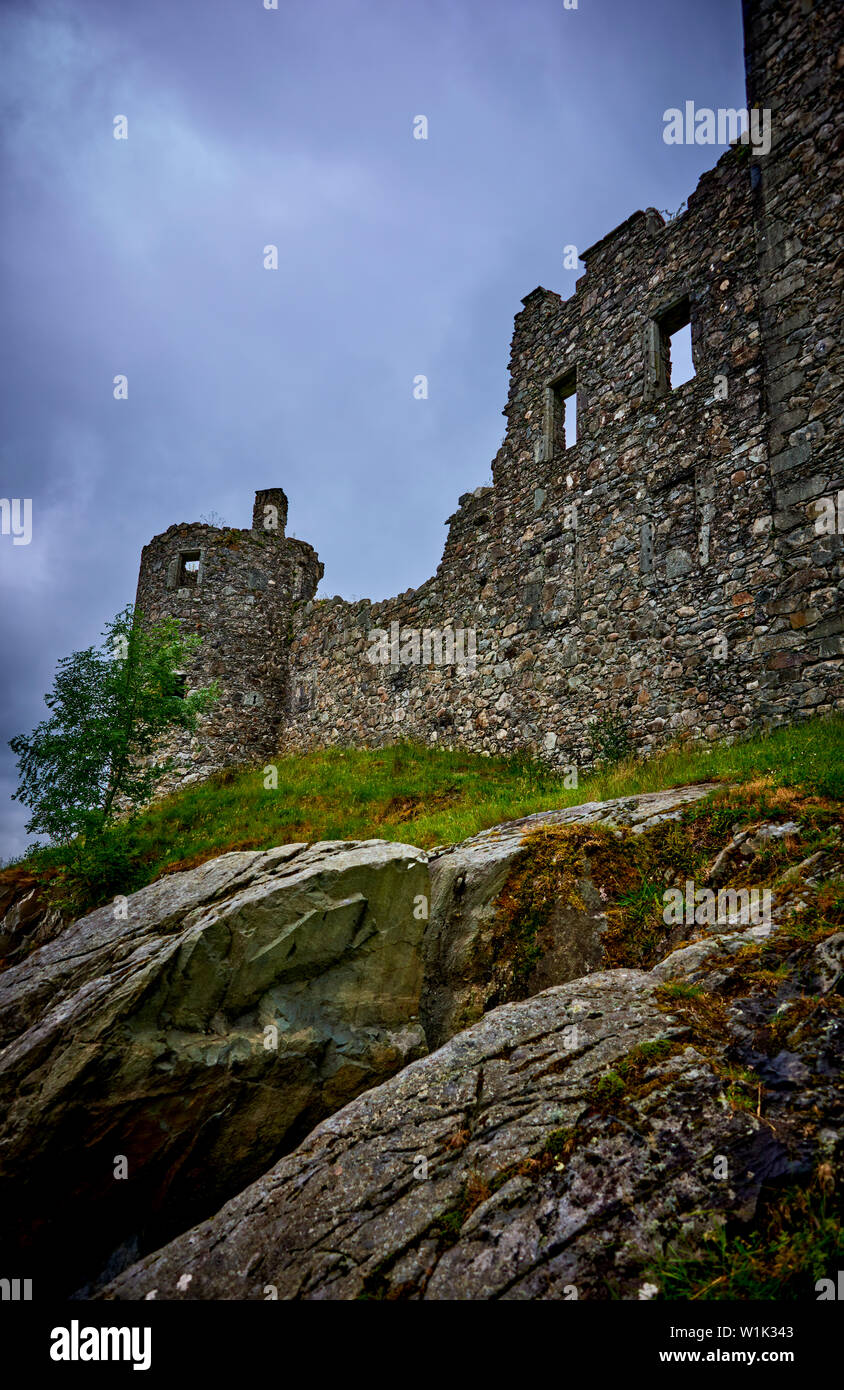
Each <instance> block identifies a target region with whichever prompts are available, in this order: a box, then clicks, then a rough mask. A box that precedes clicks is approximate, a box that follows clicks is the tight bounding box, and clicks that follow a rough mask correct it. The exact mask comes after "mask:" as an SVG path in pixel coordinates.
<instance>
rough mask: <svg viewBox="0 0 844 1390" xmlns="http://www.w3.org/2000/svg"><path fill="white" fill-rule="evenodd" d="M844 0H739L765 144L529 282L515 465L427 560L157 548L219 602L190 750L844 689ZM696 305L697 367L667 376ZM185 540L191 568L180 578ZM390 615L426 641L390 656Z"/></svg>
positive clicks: (719, 714) (273, 541)
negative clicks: (210, 694) (385, 652)
mask: <svg viewBox="0 0 844 1390" xmlns="http://www.w3.org/2000/svg"><path fill="white" fill-rule="evenodd" d="M840 15H841V9H840V7H839V6H838V5H835V4H833V3H831V2H830V0H815V3H812V0H745V5H744V22H745V50H746V66H747V80H748V97H747V104H748V107H750V106H752V105H757V106H759V107H762V108H764V109H768V110H770V112H771V137H772V140H771V148H770V151H769V153H768V154H766V155H761V154H759V153H757V152H756V151H755V150H754V148H753V146H752V145H751V144H742V143H738V144H736V145H733V146H732V147H730V148H729V149H728V150H727V151H726V153H725V154H724V155H723V156H722V158H721V159H720V160H719V161H718V163H717V165H716V167H715V168H714V169H712V170H711V171H710V172H709V173H707V174H705V175H704V176H703V177H702V178H701V180H700V182H699V184H698V187H697V189H696V190H695V192H694V193H693V194H692V195H691V196H690V198H689V200H688V207H687V210H686V211H685V212H683V213H682V215H680V216H678V217H676V218H674V219H672V220H669V221H668V222H666V221H664V219H663V217H662V216H661V215H660V214H659V213H658V212H656V211H655V210H653V209H648V210H646V211H645V212H636V213H634V214H633V216H631V217H629V218H628V219H627V220H626V221H625V222H623V223H622V224H621V226H619V227H617V228H616V229H615V230H614V231H612V232H610V233H609V235H607V236H606V237H604V238H603V239H602V240H601V241H599V242H597V243H596V244H595V245H594V246H592V247H591V248H590V249H589V250H587V251H585V252H583V253H582V259H583V261H584V262H585V264H586V273H585V274H584V275H583V276H582V277H581V279H580V280H579V281H578V282H577V285H576V292H575V293H574V294H573V295H572V296H571V297H570V298H569V299H565V300H564V299H562V298H561V297H560V296H559V295H558V294H555V293H554V292H552V291H550V290H545V289H542V288H541V287H540V288H537V289H535V290H533V291H532V292H531V293H530V294H529V295H528V296H527V297H526V298H525V299H524V300H523V301H522V304H523V309H522V311H521V313H519V314H518V315H517V316H516V322H515V331H514V335H513V341H512V348H511V357H510V392H509V396H508V401H507V406H506V409H505V412H504V413H505V415H506V417H507V432H506V436H505V439H504V442H503V444H502V447H501V449H500V450H499V452H498V455H497V456H496V458H495V460H494V462H493V485H492V486H491V487H482V488H478V489H476V490H475V492H473V493H468V494H466V495H464V496H463V497H461V498H460V500H459V504H458V510H457V511H456V512H455V514H454V515H453V516H452V517H451V518H450V529H449V533H448V539H447V542H446V547H445V553H444V555H443V559H442V562H441V563H440V565H439V567H438V569H437V572H436V574H435V575H434V577H433V578H432V579H430V580H428V581H427V582H426V583H424V584H423V585H422V586H421V588H419V589H417V590H415V591H414V590H408V591H407V592H406V593H404V594H400V595H399V596H398V597H397V598H394V599H388V600H385V601H384V602H381V603H377V604H376V603H370V602H369V601H366V600H364V601H361V602H358V603H347V602H345V601H343V600H342V599H339V598H335V599H330V600H315V599H314V598H313V597H312V595H313V593H314V592H315V589H316V584H317V582H318V580H319V577H320V575H321V573H322V567H321V566H320V565H319V562H318V560H317V557H316V555H315V553H314V552H313V550H311V548H310V547H309V546H306V545H304V544H303V543H302V542H294V541H290V540H285V539H284V535H283V524H282V529H281V531H280V532H278V533H276V534H274V535H273V534H271V533H268V532H265V531H263V530H262V529H261V525H260V520H258V523H257V524H253V530H252V531H250V532H240V531H239V532H220V531H218V530H215V528H209V527H202V526H190V527H171V528H170V530H169V531H168V532H166V533H165V535H164V536H160V537H158V538H156V540H154V541H153V542H152V543H151V545H150V546H148V547H146V549H145V551H144V559H143V563H142V570H141V583H140V586H139V592H138V601H139V605H140V606H141V608H143V609H145V610H149V611H154V612H155V613H156V614H160V613H163V612H170V613H174V614H175V615H176V616H179V617H183V618H186V619H187V620H188V625H189V626H190V627H191V628H192V630H197V631H200V632H201V633H202V635H203V637H204V638H205V645H204V648H203V652H202V654H201V656H200V658H199V662H200V669H201V671H202V674H204V675H206V674H207V675H212V674H213V675H217V676H218V678H220V680H221V682H222V683H223V685H224V688H225V699H224V701H223V702H222V703H221V705H220V706H219V707H218V708H217V709H216V710H215V712H214V713H213V714H212V715H211V716H210V718H209V721H208V723H207V728H204V729H203V731H202V735H201V737H200V738H199V739H196V740H194V741H193V745H192V750H190V751H189V750H188V747H187V744H186V745H185V746H184V747H183V749H182V752H183V756H184V758H185V761H189V760H190V759H191V758H192V759H193V763H194V766H193V768H192V771H193V775H200V771H201V772H205V771H207V770H208V769H209V767H210V766H212V765H215V766H222V765H225V764H226V763H229V762H233V761H252V762H254V761H257V760H258V759H260V758H263V757H264V756H265V755H267V756H268V755H269V754H270V753H271V752H272V751H274V750H275V749H283V750H286V751H293V750H301V749H306V748H311V747H317V746H323V745H327V744H340V745H379V744H383V743H388V742H392V741H394V740H396V739H397V738H412V739H417V740H420V741H422V742H425V743H429V744H437V743H439V744H440V745H444V746H463V747H467V748H473V749H477V750H484V751H487V752H491V753H492V752H505V751H507V752H509V751H514V750H516V749H527V750H530V751H532V752H534V753H537V754H539V755H540V756H542V757H544V758H545V759H546V760H548V761H549V762H551V763H554V764H557V765H567V764H578V763H582V762H583V761H584V760H587V759H588V756H589V754H588V747H589V730H588V725H589V721H590V720H591V719H593V718H594V717H595V716H596V715H600V714H601V713H602V712H604V711H613V712H617V713H619V714H620V715H621V716H622V717H623V719H624V720H625V722H626V724H627V726H628V728H629V730H630V732H631V735H632V737H633V739H634V742H635V744H636V746H637V747H638V748H639V749H640V750H641V751H646V750H648V749H650V748H653V747H655V746H656V745H658V744H660V743H664V742H665V741H667V740H669V739H671V738H673V737H676V736H677V735H679V734H681V733H682V732H683V731H686V732H687V733H688V734H689V735H690V736H692V737H694V738H696V739H704V740H705V739H722V738H730V737H736V736H738V735H740V734H741V733H742V732H743V731H744V730H746V729H749V728H751V727H757V726H766V725H772V724H776V723H782V722H787V721H791V720H793V719H795V718H799V717H802V716H806V715H811V714H815V713H823V712H827V711H830V710H831V709H833V708H835V707H841V706H842V705H844V672H843V671H842V653H844V636H842V634H843V633H844V614H842V605H841V594H842V589H844V584H842V579H844V573H843V572H842V541H844V536H843V535H842V532H844V494H842V496H841V498H840V499H839V498H838V493H839V490H841V489H844V470H842V464H841V410H842V390H841V382H842V378H841V368H840V355H839V340H840V335H841V318H840V302H841V282H842V273H844V272H843V271H842V251H841V217H840V204H841V189H842V170H841V163H842V159H841V146H842V131H841V124H840V121H839V123H838V125H836V113H838V112H840V110H841V79H842V69H844V45H842V36H841V32H840ZM686 320H689V321H690V323H691V334H692V349H693V358H694V366H695V376H694V378H693V379H692V380H690V381H688V382H686V383H685V384H683V385H681V386H679V387H677V388H675V389H672V388H671V385H670V360H669V338H670V334H671V333H672V332H673V331H674V330H675V329H676V328H677V327H679V326H681V325H682V324H683V323H684V322H685V321H686ZM573 390H576V393H577V440H576V442H574V443H572V441H571V439H569V440H566V438H565V432H566V420H565V417H566V407H565V401H566V398H567V397H569V396H570V394H571V392H572V391H573ZM569 434H571V430H569ZM567 443H568V444H569V447H568V448H567V447H565V446H566V444H567ZM270 496H278V497H283V494H282V493H280V490H276V491H275V492H273V493H272V494H269V493H268V494H266V495H265V494H258V500H257V501H256V509H257V508H258V506H259V504H260V505H264V503H263V502H262V500H261V499H263V498H265V497H270ZM823 499H826V501H825V502H824V501H823ZM839 501H840V507H839V508H838V511H837V513H836V515H837V526H833V527H830V525H829V517H830V516H831V515H832V514H833V513H834V511H835V507H836V505H837V502H839ZM284 512H285V514H286V502H285V504H284ZM824 518H826V524H824ZM185 551H194V552H195V551H201V552H202V557H203V558H202V562H201V569H200V574H199V576H198V582H196V583H195V584H194V585H193V587H192V588H189V587H185V588H182V587H179V586H178V583H176V584H175V587H173V585H174V578H173V576H174V574H175V575H176V580H178V573H177V571H178V565H177V564H176V565H175V568H174V557H176V556H177V554H178V553H182V552H185ZM168 575H169V576H170V578H169V581H168V578H167V576H168ZM191 582H192V581H191ZM168 583H169V584H170V587H168ZM393 624H398V636H399V644H400V650H401V649H402V648H403V649H404V652H405V656H406V657H410V658H411V659H410V660H408V661H406V662H403V661H401V659H400V660H399V661H398V663H396V664H395V665H392V664H387V665H383V664H373V663H372V662H371V661H370V660H369V659H368V653H369V652H370V651H371V650H372V647H373V636H372V635H371V634H372V633H373V630H375V629H380V630H382V631H384V632H386V633H388V634H390V633H391V632H392V634H393V635H394V636H395V634H396V629H395V628H393V627H392V626H391V625H393ZM447 627H453V628H455V629H464V630H473V631H474V633H475V640H476V647H477V655H476V659H475V661H473V662H472V663H470V664H468V665H467V664H465V663H464V664H462V665H461V664H460V663H457V662H455V663H450V664H449V663H443V664H427V665H420V664H418V662H417V659H416V653H415V648H414V646H413V644H412V643H411V642H410V641H409V640H408V638H409V634H408V632H407V631H406V630H409V629H413V630H414V631H415V632H416V633H417V634H419V635H421V634H422V632H423V631H424V630H425V629H428V630H440V631H441V630H443V629H444V628H447ZM394 650H395V646H394ZM472 668H474V669H472ZM191 682H192V683H195V682H194V677H193V674H192V675H191ZM252 694H256V695H258V696H260V702H259V703H258V704H257V705H255V704H248V703H247V704H245V703H244V699H245V697H247V698H248V697H250V696H251V695H252Z"/></svg>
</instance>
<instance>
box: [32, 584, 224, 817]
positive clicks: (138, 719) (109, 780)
mask: <svg viewBox="0 0 844 1390" xmlns="http://www.w3.org/2000/svg"><path fill="white" fill-rule="evenodd" d="M103 638H104V641H103V642H102V643H101V644H100V646H98V647H97V646H93V647H88V648H86V650H85V651H81V652H74V653H73V655H72V656H68V657H63V658H62V660H61V661H60V662H59V668H58V671H57V673H56V677H55V680H54V682H53V689H52V692H51V693H50V694H49V695H46V696H45V697H44V698H45V703H46V705H47V708H48V709H49V710H50V717H49V719H45V720H44V721H43V722H42V723H41V724H39V725H38V726H37V728H36V729H34V730H33V732H32V733H31V734H29V735H26V734H20V735H18V737H17V738H13V739H11V740H10V744H9V746H10V748H11V749H12V751H13V752H14V753H16V754H17V757H18V771H19V774H20V785H19V786H18V790H17V791H16V793H15V795H14V798H13V799H14V800H17V801H22V802H23V804H24V805H25V806H28V807H29V808H30V809H31V811H32V816H31V819H30V820H29V822H28V824H27V827H26V828H27V831H28V832H30V833H32V832H35V833H36V834H37V833H41V832H43V833H45V834H47V835H48V836H49V837H50V839H51V840H52V841H53V842H54V843H56V844H68V843H69V842H70V841H71V840H73V839H74V837H78V838H79V839H81V840H82V841H83V842H84V841H86V840H88V841H90V840H91V839H93V838H96V837H97V836H100V837H102V836H103V835H104V834H105V832H106V830H107V828H108V827H109V826H110V824H111V823H112V822H113V821H114V819H115V816H116V814H117V813H118V811H125V810H129V811H131V812H133V811H135V810H136V809H137V808H138V807H139V806H142V805H143V804H144V803H145V802H146V801H149V799H150V798H151V796H152V794H153V792H154V790H155V786H156V783H157V782H158V780H159V778H160V777H161V775H162V772H164V771H167V770H168V768H170V767H172V765H173V764H172V762H171V761H169V760H167V761H164V762H159V763H158V764H157V765H155V764H154V762H153V758H154V755H155V753H156V752H157V750H158V749H159V748H160V746H161V742H162V739H163V736H164V735H165V734H167V733H168V732H169V731H171V730H174V729H187V730H192V729H195V728H196V723H197V719H198V716H199V715H200V714H201V713H203V712H204V711H205V710H207V709H208V708H209V707H210V706H211V705H212V704H213V702H214V701H215V700H216V699H217V697H218V688H217V685H216V682H215V683H213V684H212V685H210V686H207V687H206V688H205V689H202V690H194V691H191V692H190V694H187V693H186V692H183V691H182V689H181V681H180V679H179V672H180V670H181V668H183V666H184V665H185V663H186V662H187V661H188V660H189V659H190V657H191V656H192V654H193V653H194V652H195V650H196V648H197V647H198V646H200V645H201V638H199V637H183V636H182V635H181V632H180V629H179V623H178V621H177V620H176V619H175V618H165V619H163V620H161V621H160V622H157V623H147V622H144V621H143V620H142V619H141V618H140V617H135V616H134V614H133V610H132V607H131V605H130V606H129V607H127V608H124V609H123V611H122V612H121V613H118V614H117V617H116V618H115V619H114V620H113V622H110V623H107V624H106V627H105V631H104V633H103Z"/></svg>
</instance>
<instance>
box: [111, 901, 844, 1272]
mask: <svg viewBox="0 0 844 1390" xmlns="http://www.w3.org/2000/svg"><path fill="white" fill-rule="evenodd" d="M815 935H817V933H815ZM835 939H838V941H839V947H838V949H836V948H835V945H834V939H833V937H830V936H828V935H827V936H826V937H824V939H823V941H822V942H820V943H819V942H817V941H815V940H813V933H812V932H810V931H809V932H807V931H805V930H804V931H803V932H802V933H797V932H795V931H794V929H793V927H792V926H790V925H789V924H788V923H787V922H781V923H779V924H777V923H776V922H774V923H772V924H770V925H764V926H757V927H753V928H751V929H750V931H749V932H748V933H740V932H738V933H737V932H728V933H724V934H722V935H721V936H719V937H713V936H709V937H708V938H707V939H705V940H701V941H700V942H698V943H695V944H694V945H692V946H691V947H686V948H684V949H683V950H681V951H679V952H677V953H675V954H673V955H672V956H670V957H668V958H667V959H666V960H665V961H664V962H662V964H661V965H660V967H659V968H658V969H657V970H655V971H653V972H644V971H636V970H613V971H608V972H605V973H598V974H593V975H592V976H590V977H589V978H587V979H581V980H577V981H574V982H571V983H569V984H566V985H562V986H557V987H554V988H552V989H549V990H546V991H544V992H543V993H541V994H539V995H537V996H535V997H534V998H531V999H528V1000H525V1001H522V1002H519V1003H514V1004H508V1005H505V1006H502V1007H500V1008H498V1009H496V1010H494V1011H493V1012H491V1013H490V1014H488V1015H487V1016H486V1017H485V1018H483V1019H482V1020H481V1021H480V1022H479V1023H477V1024H475V1025H474V1026H473V1027H472V1028H470V1029H468V1030H467V1031H466V1032H464V1033H462V1034H460V1035H459V1036H457V1037H455V1038H453V1039H452V1040H451V1041H450V1042H448V1043H447V1044H446V1045H445V1046H444V1047H442V1048H441V1049H440V1050H439V1051H438V1052H436V1053H434V1054H432V1055H430V1056H428V1057H425V1058H423V1059H421V1060H419V1061H416V1062H414V1063H413V1064H412V1065H410V1066H409V1067H407V1068H406V1069H405V1070H404V1071H403V1072H402V1073H401V1074H400V1075H398V1076H396V1077H394V1078H392V1080H390V1081H388V1082H386V1083H385V1084H384V1085H382V1086H380V1087H378V1088H377V1089H376V1090H373V1091H369V1092H368V1093H366V1094H365V1095H363V1096H361V1097H359V1098H358V1099H357V1100H355V1101H354V1102H352V1103H351V1104H350V1105H348V1106H347V1107H346V1108H345V1109H344V1110H342V1111H341V1112H339V1113H338V1114H336V1115H334V1116H332V1117H331V1118H330V1119H328V1120H326V1121H324V1122H323V1123H322V1124H321V1125H320V1126H319V1127H318V1128H317V1129H316V1130H315V1131H314V1132H313V1133H312V1134H311V1135H310V1136H309V1137H308V1138H307V1139H306V1140H305V1141H304V1143H302V1144H301V1145H300V1146H299V1148H298V1149H297V1150H296V1151H295V1152H294V1153H291V1154H288V1155H287V1156H286V1157H285V1158H283V1159H281V1161H280V1162H278V1163H277V1164H276V1165H275V1167H274V1168H273V1169H272V1170H271V1171H270V1172H269V1173H267V1174H266V1175H265V1176H264V1177H262V1178H260V1179H259V1180H258V1181H257V1182H256V1183H254V1184H253V1185H252V1186H251V1187H250V1188H248V1189H247V1190H246V1191H245V1192H243V1193H242V1194H241V1195H240V1196H238V1197H236V1198H234V1199H233V1200H232V1201H230V1202H229V1203H228V1204H227V1205H226V1206H225V1207H223V1209H222V1210H221V1211H220V1212H219V1213H218V1214H217V1215H216V1216H215V1217H214V1218H213V1219H211V1220H209V1221H206V1222H205V1223H203V1224H202V1225H200V1226H198V1227H197V1228H196V1229H194V1230H193V1231H190V1232H188V1233H187V1234H185V1235H183V1236H181V1237H179V1238H178V1239H177V1240H175V1241H174V1242H172V1244H170V1245H169V1246H167V1247H166V1248H165V1249H163V1250H161V1251H160V1252H158V1253H157V1254H155V1255H151V1256H149V1257H148V1258H146V1259H145V1260H143V1261H141V1262H140V1263H138V1264H136V1265H135V1266H134V1267H133V1268H132V1269H130V1270H127V1271H126V1272H125V1273H124V1274H122V1275H121V1276H120V1277H118V1278H117V1279H116V1280H115V1281H114V1282H113V1283H112V1284H111V1285H110V1286H109V1287H108V1289H107V1290H106V1291H105V1296H106V1297H107V1298H111V1299H148V1298H157V1299H267V1298H276V1297H277V1298H280V1299H357V1298H366V1297H370V1298H387V1299H396V1298H411V1299H499V1298H502V1299H536V1298H538V1299H546V1298H556V1299H566V1298H576V1297H579V1298H608V1297H612V1296H621V1297H625V1298H637V1297H650V1296H654V1295H656V1294H658V1293H660V1292H661V1291H662V1281H663V1274H662V1271H663V1269H664V1268H665V1259H666V1255H667V1253H668V1252H670V1251H671V1250H672V1249H673V1250H680V1251H691V1252H699V1251H701V1250H706V1249H711V1248H712V1241H713V1238H717V1236H718V1233H719V1231H722V1230H723V1229H724V1227H725V1226H726V1227H727V1229H728V1230H730V1229H732V1228H734V1227H739V1228H740V1227H741V1226H742V1224H743V1223H747V1222H748V1221H750V1220H751V1219H752V1218H753V1217H754V1214H757V1215H758V1211H760V1210H761V1207H762V1203H761V1202H760V1198H761V1197H763V1196H764V1194H765V1192H766V1191H767V1189H768V1188H770V1186H771V1185H772V1184H774V1185H776V1184H777V1183H781V1182H783V1181H785V1180H796V1179H801V1180H803V1181H805V1180H806V1179H807V1178H808V1177H809V1175H810V1173H812V1172H813V1171H814V1172H815V1174H816V1178H817V1181H818V1182H819V1184H820V1186H821V1189H822V1191H823V1192H826V1191H831V1190H832V1189H833V1188H834V1186H835V1184H836V1181H837V1182H838V1183H839V1184H840V1181H841V1179H842V1176H843V1175H844V1174H842V1162H841V1157H842V1144H841V1126H842V1114H841V1098H840V1090H839V1089H838V1086H837V1075H836V1068H837V1065H838V1062H839V1061H840V1056H841V1045H842V1033H844V1025H842V1021H841V1018H840V1007H839V1006H840V998H837V997H835V996H833V995H831V994H829V993H825V992H824V991H825V990H827V989H828V987H829V986H830V984H831V982H832V981H834V979H835V962H836V961H837V962H838V968H839V969H840V954H841V953H840V934H837V937H836V938H835ZM689 951H691V952H692V957H691V958H690V957H689V954H688V953H689ZM774 966H777V967H778V970H776V971H775V970H774ZM775 976H776V978H774V977H775ZM839 979H840V975H839ZM692 981H694V983H692ZM716 1244H717V1239H716ZM788 1268H790V1266H789V1267H788ZM786 1272H788V1269H787V1270H786ZM820 1273H827V1271H826V1270H821V1271H820ZM795 1277H797V1276H795ZM800 1277H803V1285H800V1286H799V1287H798V1288H797V1290H796V1292H797V1296H800V1294H801V1293H802V1295H803V1296H807V1297H810V1298H811V1297H814V1292H813V1287H812V1285H811V1284H810V1283H808V1282H807V1280H808V1275H806V1276H805V1277H804V1276H802V1275H801V1276H800Z"/></svg>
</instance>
